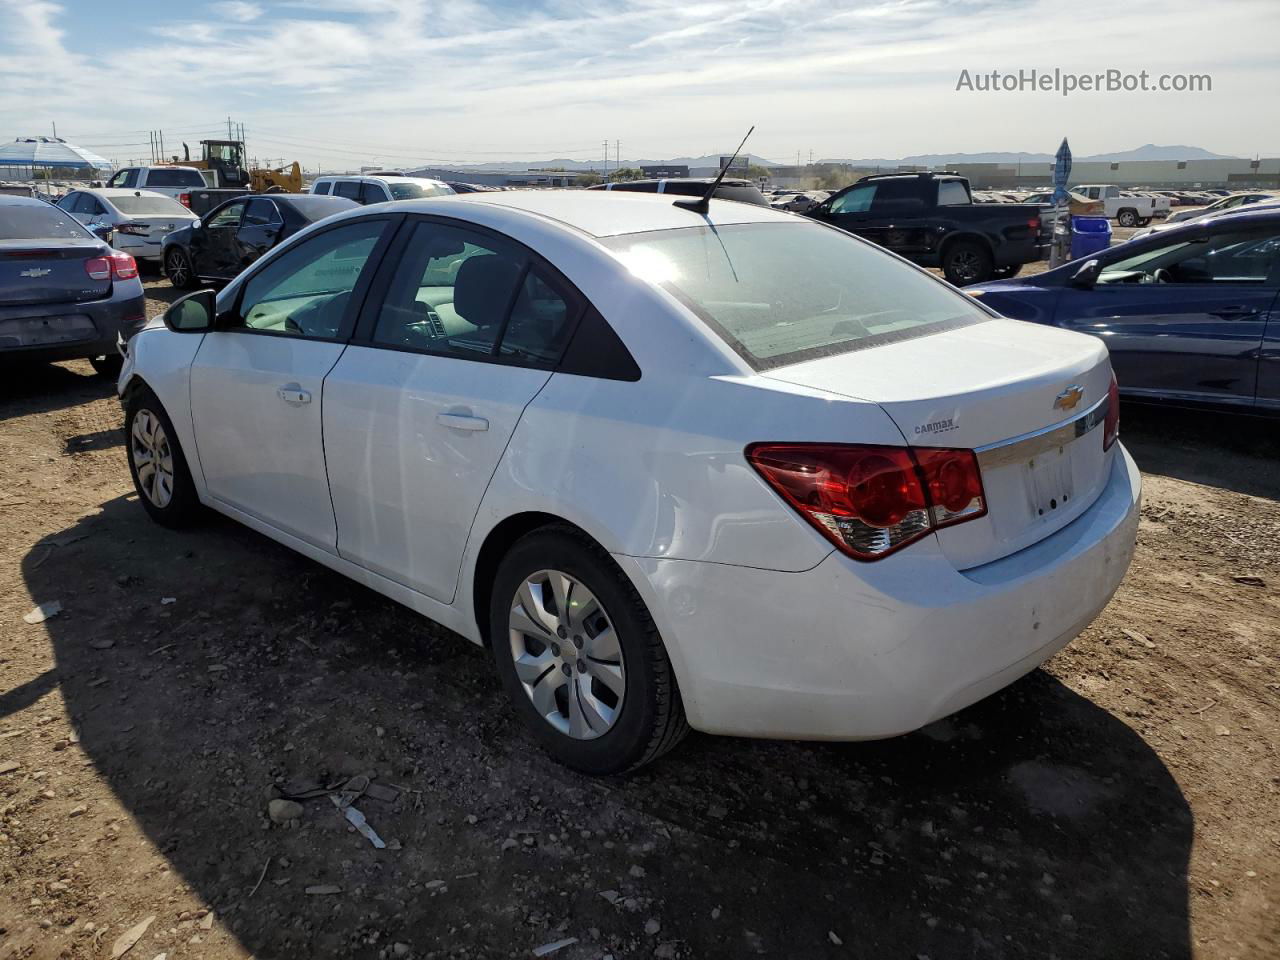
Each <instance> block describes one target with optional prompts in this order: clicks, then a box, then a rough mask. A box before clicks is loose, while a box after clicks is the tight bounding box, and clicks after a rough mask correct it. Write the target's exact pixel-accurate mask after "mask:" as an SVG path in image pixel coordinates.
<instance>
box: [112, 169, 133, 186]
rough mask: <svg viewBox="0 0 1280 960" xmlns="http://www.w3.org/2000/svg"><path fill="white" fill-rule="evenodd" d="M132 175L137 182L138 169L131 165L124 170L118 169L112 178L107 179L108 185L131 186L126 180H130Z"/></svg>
mask: <svg viewBox="0 0 1280 960" xmlns="http://www.w3.org/2000/svg"><path fill="white" fill-rule="evenodd" d="M130 177H133V178H134V183H137V178H138V171H137V170H134V169H131V168H129V167H126V168H125V169H123V170H118V171H116V173H115V175H114V176H112V178H111V179H110V180H108V181H107V186H108V187H124V186H129V184H127V183H125V181H126V180H128V179H129V178H130Z"/></svg>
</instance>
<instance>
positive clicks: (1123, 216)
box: [1116, 208, 1138, 227]
mask: <svg viewBox="0 0 1280 960" xmlns="http://www.w3.org/2000/svg"><path fill="white" fill-rule="evenodd" d="M1116 222H1117V223H1119V224H1120V226H1122V227H1136V226H1137V225H1138V212H1137V211H1136V210H1130V209H1128V208H1126V209H1124V210H1121V211H1120V212H1119V213H1118V214H1116Z"/></svg>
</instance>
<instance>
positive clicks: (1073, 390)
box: [1053, 383, 1084, 410]
mask: <svg viewBox="0 0 1280 960" xmlns="http://www.w3.org/2000/svg"><path fill="white" fill-rule="evenodd" d="M1083 399H1084V390H1083V389H1082V388H1081V387H1080V386H1079V385H1078V384H1075V383H1073V384H1072V385H1071V386H1069V387H1067V389H1065V390H1063V391H1062V392H1061V393H1060V394H1058V395H1057V396H1056V397H1054V398H1053V405H1054V407H1055V408H1056V409H1058V410H1074V409H1075V408H1076V404H1077V403H1079V402H1080V401H1081V400H1083Z"/></svg>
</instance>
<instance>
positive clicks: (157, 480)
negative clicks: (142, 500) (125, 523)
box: [129, 407, 173, 509]
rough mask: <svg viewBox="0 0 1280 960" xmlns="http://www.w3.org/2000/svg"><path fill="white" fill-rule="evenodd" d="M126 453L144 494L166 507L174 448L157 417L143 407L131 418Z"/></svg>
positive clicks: (170, 486) (170, 482)
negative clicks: (171, 446) (127, 452)
mask: <svg viewBox="0 0 1280 960" xmlns="http://www.w3.org/2000/svg"><path fill="white" fill-rule="evenodd" d="M129 456H130V457H131V458H132V459H133V467H134V470H135V472H136V473H137V475H138V487H139V488H140V489H141V490H142V493H143V495H145V496H146V498H147V499H148V500H150V501H151V502H152V503H153V504H155V505H156V506H157V507H159V508H161V509H164V508H165V507H167V506H168V505H169V501H170V500H172V499H173V450H172V449H170V447H169V437H168V435H167V434H166V433H165V431H164V425H163V424H162V423H161V422H160V418H159V417H157V416H156V415H155V414H154V413H152V412H151V411H150V410H148V409H146V408H145V407H144V408H143V409H141V410H139V411H138V412H137V414H135V415H134V418H133V429H132V430H130V432H129Z"/></svg>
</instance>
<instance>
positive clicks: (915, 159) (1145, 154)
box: [426, 143, 1233, 176]
mask: <svg viewBox="0 0 1280 960" xmlns="http://www.w3.org/2000/svg"><path fill="white" fill-rule="evenodd" d="M748 159H749V160H750V162H751V163H753V164H758V165H759V166H762V167H787V166H791V165H792V164H791V161H789V160H766V159H765V158H764V157H761V156H758V155H756V154H754V153H753V154H748ZM1074 159H1075V160H1077V161H1085V160H1097V161H1102V162H1104V163H1119V162H1121V161H1124V160H1229V159H1233V158H1232V157H1230V156H1229V155H1227V154H1222V153H1214V152H1212V151H1211V150H1206V149H1204V148H1203V147H1189V146H1185V145H1182V144H1173V145H1170V146H1158V145H1157V144H1154V143H1147V144H1143V145H1142V146H1141V147H1138V148H1137V149H1135V150H1122V151H1120V152H1118V153H1095V154H1092V155H1089V156H1076V157H1075V158H1074ZM601 162H602V161H601V159H600V158H597V159H595V160H570V159H568V158H567V157H557V158H556V159H553V160H534V161H526V160H506V161H490V162H487V163H450V164H434V165H432V166H431V167H430V168H426V169H434V170H458V171H467V170H470V171H474V172H476V173H503V172H507V171H511V170H569V171H576V170H599V169H600V167H601ZM817 162H820V163H849V164H853V165H854V166H855V167H897V166H906V165H910V166H921V167H930V166H943V165H946V164H950V163H1052V162H1053V154H1051V153H1027V152H1025V151H1024V152H1011V151H1005V152H1001V151H992V152H987V153H920V154H916V155H914V156H910V157H899V158H897V159H889V158H886V157H878V158H871V159H862V160H847V159H823V160H821V161H817ZM614 165H615V164H614V161H613V159H612V158H610V160H609V167H610V168H612V167H613V166H614ZM622 166H624V167H650V166H662V167H667V166H687V167H689V169H690V172H691V173H693V174H694V175H695V176H699V175H706V174H707V173H708V172H712V173H713V172H715V171H716V170H717V169H719V166H720V154H707V155H706V156H701V157H675V158H673V159H669V160H623V161H622Z"/></svg>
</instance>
